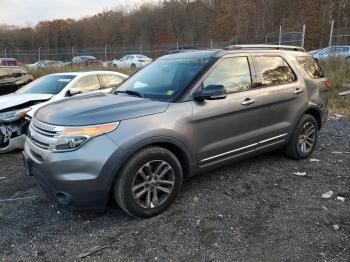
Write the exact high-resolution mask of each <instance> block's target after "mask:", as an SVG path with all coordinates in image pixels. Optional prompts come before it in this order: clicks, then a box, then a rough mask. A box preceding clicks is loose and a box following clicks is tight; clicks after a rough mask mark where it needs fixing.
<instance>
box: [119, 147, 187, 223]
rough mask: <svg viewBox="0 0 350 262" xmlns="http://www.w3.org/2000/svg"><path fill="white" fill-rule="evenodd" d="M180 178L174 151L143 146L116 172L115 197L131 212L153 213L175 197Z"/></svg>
mask: <svg viewBox="0 0 350 262" xmlns="http://www.w3.org/2000/svg"><path fill="white" fill-rule="evenodd" d="M182 179H183V174H182V168H181V164H180V162H179V160H178V159H177V158H176V156H175V155H174V154H173V153H171V152H170V151H168V150H166V149H164V148H162V147H149V148H145V149H143V150H141V151H139V152H138V153H136V154H135V155H134V156H133V157H132V158H131V159H129V160H128V161H127V163H126V164H125V165H124V167H123V168H122V170H121V172H120V173H119V174H118V177H117V179H116V181H115V184H114V192H113V193H114V198H115V200H116V202H117V203H118V205H119V206H120V207H121V208H122V209H123V210H124V211H126V212H127V213H129V214H130V215H132V216H138V217H151V216H155V215H157V214H159V213H161V212H162V211H164V210H165V209H166V208H167V207H168V206H169V205H170V204H171V203H172V202H173V201H174V200H175V198H176V196H177V195H178V194H179V192H180V190H181V186H182Z"/></svg>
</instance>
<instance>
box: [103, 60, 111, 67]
mask: <svg viewBox="0 0 350 262" xmlns="http://www.w3.org/2000/svg"><path fill="white" fill-rule="evenodd" d="M102 66H103V67H104V68H109V67H113V61H103V63H102Z"/></svg>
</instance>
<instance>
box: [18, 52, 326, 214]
mask: <svg viewBox="0 0 350 262" xmlns="http://www.w3.org/2000/svg"><path fill="white" fill-rule="evenodd" d="M252 64H254V66H251V65H252ZM329 87H330V85H329V83H328V82H327V81H326V79H325V78H324V75H323V72H322V70H321V68H320V67H319V66H318V64H317V63H316V62H315V60H314V59H313V58H312V57H311V55H310V54H308V53H306V52H305V50H304V49H303V48H299V47H289V46H265V45H245V46H244V45H242V46H230V47H227V48H225V49H224V50H207V51H196V52H185V53H178V54H173V55H167V56H164V57H161V58H159V59H157V60H156V61H155V62H153V63H152V64H150V65H149V66H147V67H145V68H144V69H142V70H140V71H139V72H137V73H136V74H134V75H133V76H131V77H130V78H129V79H128V80H126V81H125V82H123V83H122V84H121V85H120V86H119V87H118V88H116V89H115V91H114V92H111V93H105V94H101V93H100V94H91V95H89V96H81V97H76V98H70V99H67V100H64V101H59V102H56V103H52V104H49V105H47V106H45V107H42V108H41V109H39V110H38V111H37V112H36V113H35V115H34V117H33V120H32V122H31V124H30V127H29V132H28V139H27V140H26V144H25V151H24V153H23V157H24V162H25V165H26V168H27V170H28V173H29V174H30V175H33V176H34V178H35V179H36V180H37V181H38V184H39V185H41V187H42V188H43V189H44V191H45V192H46V193H47V194H48V195H49V196H50V197H51V198H53V199H55V200H57V201H58V202H59V203H61V204H63V205H70V206H75V207H79V208H99V209H104V208H105V207H106V204H107V201H108V199H110V196H111V195H112V196H113V198H114V200H115V201H116V202H117V203H118V204H119V206H120V207H121V208H122V209H123V210H125V211H126V212H127V213H129V214H131V215H133V216H140V217H150V216H153V215H156V214H159V213H160V212H162V211H163V210H165V209H166V208H167V207H168V206H169V205H170V204H171V203H172V202H173V201H174V199H175V198H176V196H177V195H178V193H179V192H180V189H181V185H182V181H183V179H184V178H187V177H189V176H192V175H195V174H199V173H203V172H206V171H208V170H210V169H212V168H217V167H219V166H221V165H224V164H227V163H230V162H232V161H237V160H241V159H243V158H246V157H251V156H254V155H257V154H261V153H263V152H267V151H270V150H275V149H277V148H283V149H284V150H285V152H286V154H287V155H288V156H290V157H292V158H295V159H305V158H307V157H309V156H310V155H311V154H312V152H313V150H314V148H315V145H316V142H317V135H318V131H319V130H320V129H321V127H322V126H323V125H324V124H325V122H326V119H327V115H328V97H329V94H330V92H329Z"/></svg>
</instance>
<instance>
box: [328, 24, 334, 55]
mask: <svg viewBox="0 0 350 262" xmlns="http://www.w3.org/2000/svg"><path fill="white" fill-rule="evenodd" d="M333 29H334V20H332V22H331V31H330V33H329V42H328V47H329V49H328V51H330V47H331V46H332V41H333Z"/></svg>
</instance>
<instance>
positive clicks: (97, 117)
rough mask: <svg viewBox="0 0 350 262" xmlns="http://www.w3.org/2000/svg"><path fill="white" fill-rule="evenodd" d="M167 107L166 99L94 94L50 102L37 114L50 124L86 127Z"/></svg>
mask: <svg viewBox="0 0 350 262" xmlns="http://www.w3.org/2000/svg"><path fill="white" fill-rule="evenodd" d="M168 106H169V103H166V102H159V101H153V100H149V99H145V98H140V97H135V96H129V95H124V94H118V95H114V94H110V93H107V94H106V93H94V94H88V95H84V96H78V97H75V98H69V99H65V100H60V101H57V102H54V103H50V104H48V105H46V106H44V107H42V108H40V109H39V110H38V111H37V112H36V113H35V114H34V117H35V118H36V119H38V120H39V121H41V122H44V123H47V124H53V125H62V126H84V125H96V124H103V123H111V122H116V121H119V120H125V119H130V118H136V117H141V116H146V115H152V114H157V113H162V112H164V111H165V110H166V109H167V108H168Z"/></svg>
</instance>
